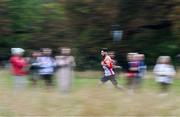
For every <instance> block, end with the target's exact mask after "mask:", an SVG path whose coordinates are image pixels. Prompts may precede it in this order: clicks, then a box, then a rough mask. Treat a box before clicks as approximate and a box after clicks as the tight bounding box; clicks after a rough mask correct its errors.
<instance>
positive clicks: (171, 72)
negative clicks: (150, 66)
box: [153, 56, 176, 94]
mask: <svg viewBox="0 0 180 117" xmlns="http://www.w3.org/2000/svg"><path fill="white" fill-rule="evenodd" d="M153 72H154V75H155V80H156V82H157V83H158V84H159V85H160V88H161V93H163V94H166V93H167V92H168V89H169V86H170V84H172V82H173V77H174V76H175V74H176V71H175V68H174V66H173V65H172V64H171V58H170V56H160V57H159V58H158V59H157V63H156V65H155V67H154V70H153Z"/></svg>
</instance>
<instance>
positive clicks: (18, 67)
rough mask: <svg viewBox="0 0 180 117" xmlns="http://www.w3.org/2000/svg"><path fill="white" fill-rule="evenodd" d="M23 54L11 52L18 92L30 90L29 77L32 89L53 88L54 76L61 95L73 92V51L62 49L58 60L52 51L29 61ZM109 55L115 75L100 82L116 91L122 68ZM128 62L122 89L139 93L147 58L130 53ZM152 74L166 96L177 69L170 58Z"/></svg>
mask: <svg viewBox="0 0 180 117" xmlns="http://www.w3.org/2000/svg"><path fill="white" fill-rule="evenodd" d="M24 52H25V50H24V49H22V48H12V49H11V53H12V56H11V58H10V63H11V70H12V74H13V78H14V88H15V89H17V90H22V89H24V88H25V87H26V86H27V78H26V76H27V75H29V76H30V81H31V84H32V85H33V86H36V85H37V82H38V81H39V80H43V81H44V84H45V86H47V87H51V86H53V85H54V84H53V76H55V77H56V79H57V85H58V90H59V91H61V92H64V93H67V92H69V91H70V90H71V85H72V79H73V77H74V75H73V69H74V67H75V66H76V64H75V59H74V57H73V56H72V55H71V49H70V48H67V47H62V48H60V49H59V54H58V55H57V56H55V57H52V50H51V49H50V48H42V49H40V50H37V51H32V53H31V56H30V57H26V58H25V57H23V54H24ZM101 54H102V52H101ZM103 54H104V53H103ZM107 55H108V57H110V58H109V60H110V63H111V64H110V66H111V69H112V70H113V72H115V73H113V77H106V76H105V77H103V79H102V80H101V81H102V82H103V83H105V82H104V81H107V80H111V81H112V83H113V85H115V86H116V87H117V81H116V79H114V78H115V77H114V75H117V72H118V71H119V70H117V69H120V68H121V66H119V65H117V61H116V59H115V52H113V51H109V52H108V53H107ZM103 56H104V55H103ZM127 61H128V63H127V64H128V70H127V72H126V85H125V86H123V87H126V88H127V89H128V90H129V91H130V92H134V91H138V89H140V88H141V85H142V82H143V79H144V77H145V75H146V71H147V66H146V64H145V55H144V54H141V53H128V54H127ZM104 62H105V61H102V62H101V65H102V66H103V67H104V68H105V67H106V68H107V69H109V68H108V67H109V66H105V63H104ZM106 68H105V69H106ZM105 72H106V71H105ZM153 73H154V77H155V81H156V82H157V83H158V84H159V86H160V90H161V92H163V93H166V92H167V91H168V89H169V86H170V84H172V82H173V77H174V76H175V73H176V71H175V68H174V66H173V65H172V64H171V58H170V56H160V57H159V58H158V59H157V62H156V65H155V66H154V70H153ZM111 78H113V79H114V80H112V79H111Z"/></svg>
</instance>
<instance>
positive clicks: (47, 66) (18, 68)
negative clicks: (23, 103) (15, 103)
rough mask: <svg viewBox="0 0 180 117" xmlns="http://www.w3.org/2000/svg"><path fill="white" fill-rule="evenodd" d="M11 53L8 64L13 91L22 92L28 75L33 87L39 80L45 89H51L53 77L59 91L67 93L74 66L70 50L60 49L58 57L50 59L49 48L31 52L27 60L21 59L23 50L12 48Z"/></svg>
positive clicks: (50, 52)
mask: <svg viewBox="0 0 180 117" xmlns="http://www.w3.org/2000/svg"><path fill="white" fill-rule="evenodd" d="M11 52H12V56H11V58H10V63H11V69H12V74H13V77H14V81H15V82H14V86H15V89H17V90H22V89H24V88H25V87H26V85H27V79H26V78H25V77H26V75H30V80H31V82H32V85H34V86H35V85H37V81H38V80H40V79H41V80H44V83H45V85H46V86H47V87H51V86H53V75H55V77H56V78H57V82H58V83H57V84H58V88H59V90H60V91H62V92H65V93H66V92H69V90H70V88H71V82H72V78H73V67H74V66H75V60H74V57H73V56H71V49H70V48H66V47H63V48H61V49H60V50H59V55H57V56H55V57H52V50H51V49H50V48H42V49H41V50H38V51H33V52H32V53H31V56H30V57H28V58H24V57H23V54H24V52H25V50H24V49H22V48H12V49H11Z"/></svg>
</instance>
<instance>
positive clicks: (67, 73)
mask: <svg viewBox="0 0 180 117" xmlns="http://www.w3.org/2000/svg"><path fill="white" fill-rule="evenodd" d="M56 65H57V68H58V69H57V73H56V77H57V80H58V87H59V90H60V91H61V92H63V93H68V92H69V91H70V89H71V85H72V80H73V77H74V75H73V68H74V67H75V60H74V57H73V56H71V49H70V48H61V55H60V56H56Z"/></svg>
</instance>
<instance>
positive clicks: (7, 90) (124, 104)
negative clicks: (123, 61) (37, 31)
mask: <svg viewBox="0 0 180 117" xmlns="http://www.w3.org/2000/svg"><path fill="white" fill-rule="evenodd" d="M90 74H94V75H95V74H96V73H90ZM90 74H89V75H90ZM84 75H85V74H84ZM84 75H83V76H82V77H85V76H84ZM89 75H88V76H89ZM99 75H100V74H99V73H97V76H99ZM0 76H1V78H0V115H1V116H34V115H36V116H120V115H122V116H165V115H166V116H173V115H174V116H180V99H179V96H180V95H179V94H176V92H173V91H172V92H170V93H169V95H167V96H161V95H159V93H158V92H157V91H153V89H148V88H145V89H143V90H142V91H141V92H139V93H137V94H129V93H128V92H127V91H118V90H115V89H114V88H113V87H111V86H109V83H107V85H108V86H106V85H105V86H101V87H99V86H97V85H96V84H94V83H97V84H98V80H97V81H96V82H93V84H91V85H92V86H91V85H88V86H86V85H83V86H80V87H79V88H78V89H76V90H73V92H71V93H70V94H61V93H59V92H58V91H57V90H56V88H52V89H49V90H46V89H45V88H43V87H37V88H28V89H27V90H25V91H21V92H15V91H14V90H13V88H12V87H11V86H10V85H12V84H11V83H10V82H11V80H9V78H10V76H9V74H8V73H6V72H4V71H1V72H0ZM7 79H8V80H7ZM89 80H91V79H87V82H90V81H89ZM95 80H96V79H95Z"/></svg>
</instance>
